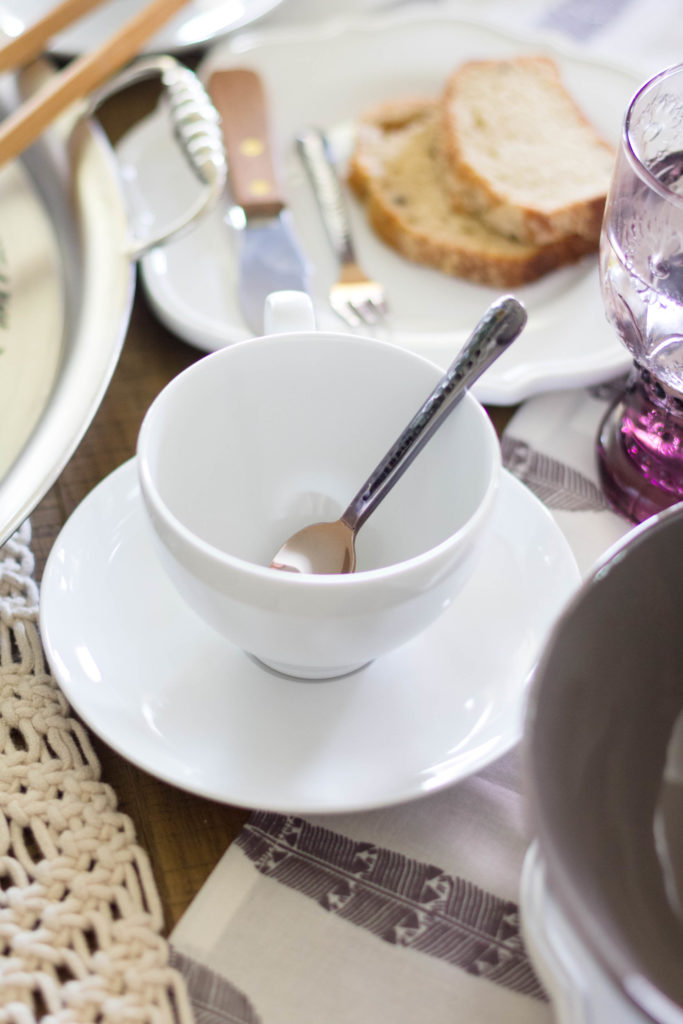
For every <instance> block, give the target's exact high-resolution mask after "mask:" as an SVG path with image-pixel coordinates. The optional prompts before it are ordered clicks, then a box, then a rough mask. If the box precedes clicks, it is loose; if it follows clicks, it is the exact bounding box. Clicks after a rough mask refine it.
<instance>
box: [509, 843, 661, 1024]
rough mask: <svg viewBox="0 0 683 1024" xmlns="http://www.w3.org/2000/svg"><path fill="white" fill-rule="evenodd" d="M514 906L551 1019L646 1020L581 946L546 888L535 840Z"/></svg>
mask: <svg viewBox="0 0 683 1024" xmlns="http://www.w3.org/2000/svg"><path fill="white" fill-rule="evenodd" d="M520 910H521V922H522V932H523V935H524V941H525V944H526V946H527V949H528V950H529V953H530V955H531V957H532V958H533V963H534V968H535V969H536V971H537V972H538V975H539V977H540V980H541V982H542V983H543V986H544V987H545V989H546V991H547V992H548V995H549V996H550V998H551V1000H552V1004H553V1011H554V1013H555V1019H556V1021H557V1024H599V1022H603V1021H604V1022H607V1021H609V1022H615V1024H617V1022H618V1024H652V1021H651V1020H650V1018H648V1017H645V1016H644V1015H643V1014H641V1013H640V1012H639V1010H638V1009H637V1008H636V1007H635V1006H634V1005H633V1004H632V1003H629V1002H628V1001H627V1000H626V999H624V997H623V995H622V994H621V993H620V992H619V991H618V990H617V989H616V988H615V986H614V985H613V984H612V982H611V981H610V979H609V978H608V977H607V975H606V974H605V973H604V972H603V971H602V970H601V969H600V967H599V966H598V964H597V962H596V960H595V958H594V957H593V956H591V954H590V952H589V951H588V950H587V949H586V948H585V946H583V945H582V943H581V941H580V939H579V938H578V937H577V935H576V933H575V932H574V930H573V929H572V927H571V925H570V923H569V921H567V919H566V918H565V917H564V915H563V914H562V912H561V910H560V908H559V907H558V905H557V903H556V902H555V900H554V899H553V897H552V894H551V893H550V892H549V890H548V885H547V881H546V877H545V868H544V865H543V863H542V861H541V859H540V857H539V853H538V848H537V846H536V844H535V843H533V844H532V845H531V847H530V849H529V852H528V853H527V856H526V858H525V861H524V869H523V871H522V882H521V887H520Z"/></svg>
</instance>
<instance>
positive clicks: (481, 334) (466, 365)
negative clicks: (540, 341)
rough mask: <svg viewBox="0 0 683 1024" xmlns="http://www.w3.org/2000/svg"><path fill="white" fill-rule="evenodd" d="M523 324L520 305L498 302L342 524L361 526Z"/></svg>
mask: <svg viewBox="0 0 683 1024" xmlns="http://www.w3.org/2000/svg"><path fill="white" fill-rule="evenodd" d="M526 319H527V317H526V310H525V309H524V306H522V305H521V303H519V302H518V301H517V300H516V299H514V298H512V297H511V296H505V297H504V298H501V299H498V300H497V301H496V302H494V303H493V304H492V305H491V306H490V307H489V309H488V310H487V311H486V313H485V314H484V316H483V317H482V318H481V320H480V321H479V323H478V324H477V326H476V327H475V328H474V330H473V331H472V334H471V335H470V337H469V338H468V340H467V341H466V342H465V345H464V346H463V348H462V349H461V351H460V352H459V353H458V355H457V356H456V357H455V359H454V360H453V362H452V363H451V365H450V366H449V368H448V369H447V370H446V373H445V374H444V375H443V377H442V378H441V380H440V381H439V383H438V384H437V385H436V387H435V388H434V390H433V391H432V393H431V394H430V395H429V397H428V398H427V400H426V401H425V402H424V404H423V405H422V406H421V407H420V409H419V410H418V411H417V412H416V413H415V415H414V416H413V418H412V420H411V421H410V423H409V424H408V426H407V427H406V428H405V430H403V431H402V433H401V434H400V436H399V437H398V438H397V439H396V441H395V442H394V444H393V445H392V446H391V448H390V449H389V451H388V452H387V453H386V455H385V456H384V458H383V459H382V460H381V462H380V463H379V465H378V466H377V468H376V469H375V470H373V472H372V473H371V474H370V476H369V477H368V479H367V480H366V481H365V483H364V484H363V486H362V487H361V489H360V490H359V491H358V493H357V494H356V496H355V497H354V498H353V499H352V500H351V502H350V503H349V506H348V508H347V509H346V511H345V512H344V513H343V515H342V516H341V519H342V521H343V522H344V523H346V525H347V526H348V527H349V528H350V529H351V530H353V531H356V530H358V529H359V527H361V526H362V525H363V523H364V522H365V520H366V519H367V517H368V516H369V515H370V513H371V512H372V511H374V509H375V508H376V507H377V505H379V503H380V501H382V499H383V498H384V497H386V495H387V494H388V493H389V491H390V490H391V488H392V487H393V486H394V484H395V483H396V481H397V480H399V479H400V477H401V476H403V473H404V472H405V471H406V469H407V468H408V466H409V465H410V463H411V462H412V461H413V459H414V458H415V456H416V455H417V454H418V453H419V452H420V451H422V449H423V448H424V446H425V444H426V443H427V441H428V440H429V438H430V437H431V436H432V434H433V433H434V432H435V431H436V430H437V429H438V428H439V427H440V426H441V424H442V423H443V422H444V420H445V419H446V417H447V416H448V415H449V413H450V412H452V410H453V409H454V408H455V406H456V405H457V404H458V402H459V401H460V399H461V398H462V396H463V394H464V393H465V390H466V389H467V388H468V387H470V386H471V385H472V384H474V382H475V381H476V380H477V379H478V378H479V377H480V376H481V374H482V373H483V372H484V370H486V369H487V368H488V367H489V366H490V365H491V364H492V363H493V362H494V361H495V360H496V359H497V358H498V356H499V355H502V353H503V352H504V351H505V350H506V349H507V348H508V347H509V346H510V344H511V343H512V342H513V341H514V340H515V338H516V337H517V336H518V335H519V333H520V332H521V330H522V328H523V327H524V325H525V323H526Z"/></svg>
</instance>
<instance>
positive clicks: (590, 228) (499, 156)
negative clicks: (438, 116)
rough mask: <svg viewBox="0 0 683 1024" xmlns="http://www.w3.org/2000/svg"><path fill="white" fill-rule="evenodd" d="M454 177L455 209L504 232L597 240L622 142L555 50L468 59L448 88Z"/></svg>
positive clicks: (446, 119) (445, 106) (445, 139)
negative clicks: (603, 128) (602, 129)
mask: <svg viewBox="0 0 683 1024" xmlns="http://www.w3.org/2000/svg"><path fill="white" fill-rule="evenodd" d="M441 109H442V145H443V148H444V171H445V174H446V183H447V186H448V189H449V192H450V194H451V198H452V201H453V204H454V206H455V208H456V209H459V210H464V211H467V212H469V213H474V214H477V215H478V216H480V217H481V218H482V219H483V220H485V221H486V223H487V224H488V225H489V226H490V227H492V228H494V230H496V231H500V232H501V233H502V234H505V235H508V236H509V237H511V238H517V239H519V240H520V241H525V242H536V243H538V244H546V243H548V242H553V241H555V240H557V239H559V238H562V237H563V236H565V235H568V234H577V235H583V236H585V237H586V238H589V239H591V240H592V241H593V242H594V243H595V245H596V246H597V244H598V240H599V237H600V225H601V221H602V215H603V211H604V206H605V197H606V195H607V188H608V186H609V182H610V177H611V174H612V167H613V164H614V151H613V149H612V147H611V146H609V145H608V144H607V143H606V142H605V141H604V140H603V139H602V138H600V136H599V135H598V133H597V131H596V130H595V128H594V127H593V126H592V125H591V124H590V123H589V122H588V121H587V120H586V118H585V117H584V115H583V113H582V112H581V110H580V109H579V107H578V106H577V105H576V103H575V102H574V100H573V99H572V97H571V96H570V95H569V93H568V92H567V91H566V89H565V87H564V85H563V83H562V81H561V78H560V73H559V69H558V67H557V65H556V64H555V62H554V61H552V60H550V59H549V58H547V57H541V56H538V57H536V56H522V57H516V58H513V59H510V60H480V61H469V62H467V63H466V64H463V65H461V66H460V67H459V68H457V69H456V70H455V71H454V72H453V73H452V74H451V75H450V77H449V78H448V80H447V82H446V86H445V89H444V93H443V97H442V108H441Z"/></svg>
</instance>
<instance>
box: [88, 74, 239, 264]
mask: <svg viewBox="0 0 683 1024" xmlns="http://www.w3.org/2000/svg"><path fill="white" fill-rule="evenodd" d="M154 75H159V76H160V78H161V83H162V85H163V86H164V89H165V90H166V98H167V101H168V109H169V115H170V119H171V124H172V128H173V134H174V136H175V138H176V140H177V142H178V146H179V148H180V150H181V152H182V153H183V154H184V156H185V157H186V159H187V161H188V163H189V165H190V167H191V168H192V171H193V172H194V174H195V175H196V177H197V179H198V181H199V182H200V184H201V185H203V186H204V189H203V191H201V192H200V193H199V196H198V198H197V201H196V203H195V204H194V205H193V206H192V207H191V208H190V209H189V210H186V211H185V212H184V213H183V214H182V215H181V216H180V217H178V218H177V219H176V220H174V221H172V222H171V223H170V224H168V225H166V226H165V228H164V229H163V230H162V231H160V232H158V233H157V234H156V235H154V237H152V238H145V239H139V238H135V237H133V238H131V240H130V243H129V247H128V250H129V254H130V256H131V257H132V258H133V259H139V258H140V257H141V256H144V255H145V253H147V252H149V250H150V249H154V248H156V247H157V246H159V245H163V244H164V243H165V242H167V241H168V240H169V239H170V238H177V237H178V236H179V235H180V234H183V233H184V232H185V231H187V230H188V229H189V228H191V227H192V226H193V225H194V223H195V221H196V220H197V219H198V218H199V217H201V216H203V215H204V214H205V213H208V212H209V210H211V209H212V208H213V207H214V205H215V204H216V202H217V201H218V199H219V198H220V197H221V195H222V194H223V191H224V190H225V187H226V183H227V173H228V169H227V161H226V156H225V148H224V146H223V136H222V132H221V124H220V117H219V115H218V112H217V111H216V108H215V107H214V105H213V103H212V102H211V100H210V98H209V95H208V93H207V91H206V89H205V88H204V86H203V85H202V83H201V82H200V80H199V78H198V77H197V76H196V75H195V73H194V72H193V71H191V70H190V69H189V68H187V67H185V65H183V64H181V63H180V62H179V61H177V60H176V59H175V58H174V57H170V56H167V55H165V56H160V57H149V58H142V59H140V60H137V61H135V62H134V63H132V64H130V65H129V66H128V67H127V68H126V69H125V70H124V71H122V72H121V73H120V74H118V75H116V76H115V77H114V78H112V79H111V81H109V82H107V83H106V85H104V86H102V87H101V88H99V89H97V90H96V91H95V92H93V93H92V94H91V95H90V97H89V101H88V106H87V109H86V111H85V113H86V115H90V114H94V113H95V111H96V110H97V108H98V107H99V106H100V105H101V104H102V103H103V102H104V101H105V100H106V99H108V98H109V97H110V96H112V95H114V94H115V93H117V92H120V91H121V90H122V89H126V88H128V86H130V85H133V84H134V83H135V82H139V81H141V80H142V79H145V78H150V77H152V76H154Z"/></svg>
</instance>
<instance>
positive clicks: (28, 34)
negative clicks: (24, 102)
mask: <svg viewBox="0 0 683 1024" xmlns="http://www.w3.org/2000/svg"><path fill="white" fill-rule="evenodd" d="M102 2H103V0H62V2H61V3H59V4H57V6H56V7H53V9H52V10H51V11H48V12H47V14H45V15H43V17H42V18H39V19H38V21H36V22H35V23H34V24H33V25H29V26H28V28H27V29H26V30H25V31H24V32H22V33H21V35H19V36H16V37H15V38H13V39H10V40H9V41H8V42H6V43H5V44H4V45H3V46H2V47H0V71H10V70H11V69H12V68H18V67H21V66H22V65H23V64H26V63H27V62H28V61H30V60H33V59H34V57H37V56H38V55H39V54H40V53H42V51H43V50H44V48H45V44H46V43H47V41H48V40H49V39H52V37H53V36H56V35H57V33H58V32H61V30H62V29H63V28H66V27H67V26H68V25H70V24H71V22H72V21H77V20H78V19H79V18H81V17H82V16H83V15H84V14H87V13H88V11H91V10H94V8H95V7H100V6H101V4H102Z"/></svg>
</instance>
